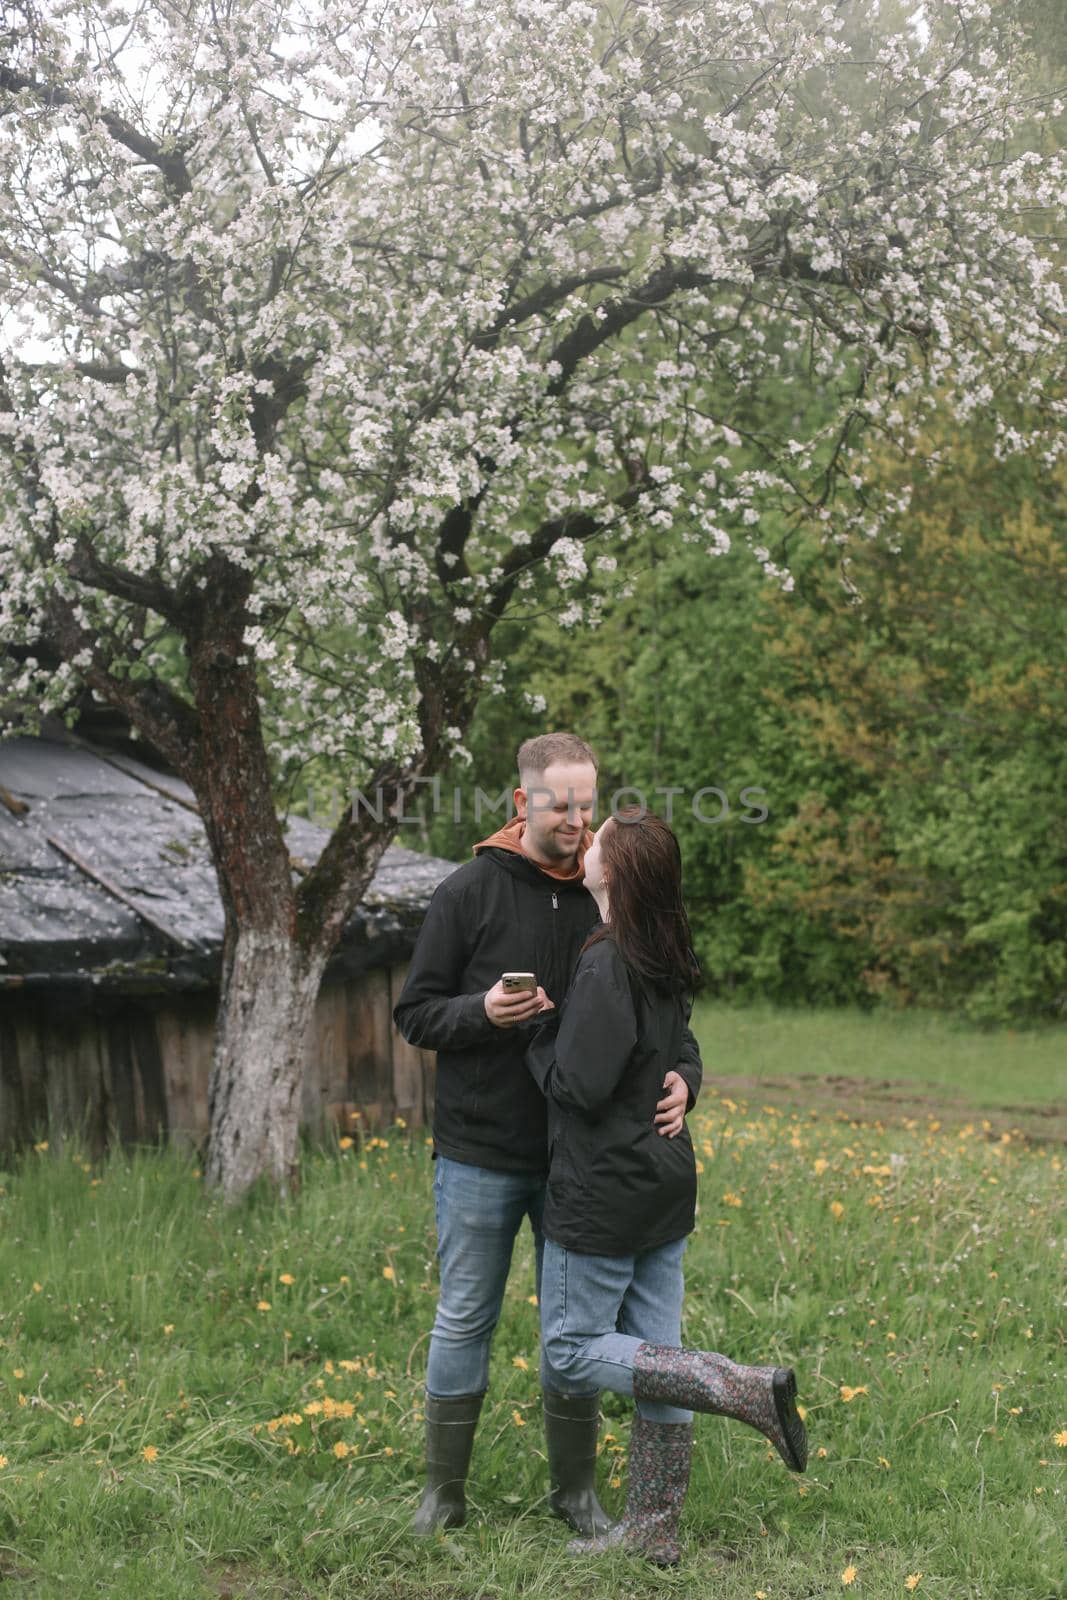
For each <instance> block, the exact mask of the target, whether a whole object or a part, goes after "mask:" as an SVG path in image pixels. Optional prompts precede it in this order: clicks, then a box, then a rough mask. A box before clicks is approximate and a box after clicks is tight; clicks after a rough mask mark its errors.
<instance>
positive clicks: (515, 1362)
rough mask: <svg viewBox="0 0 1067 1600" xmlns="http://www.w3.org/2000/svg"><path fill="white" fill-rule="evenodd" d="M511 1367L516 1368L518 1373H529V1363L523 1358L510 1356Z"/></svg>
mask: <svg viewBox="0 0 1067 1600" xmlns="http://www.w3.org/2000/svg"><path fill="white" fill-rule="evenodd" d="M511 1365H512V1366H513V1367H518V1369H519V1371H520V1372H529V1370H530V1363H529V1362H528V1361H527V1359H526V1357H525V1356H512V1358H511Z"/></svg>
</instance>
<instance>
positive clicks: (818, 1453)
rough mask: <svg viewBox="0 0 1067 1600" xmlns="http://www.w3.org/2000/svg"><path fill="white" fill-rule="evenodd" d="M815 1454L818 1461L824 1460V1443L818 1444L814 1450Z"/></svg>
mask: <svg viewBox="0 0 1067 1600" xmlns="http://www.w3.org/2000/svg"><path fill="white" fill-rule="evenodd" d="M815 1456H816V1459H817V1460H818V1461H825V1460H826V1446H825V1445H824V1444H821V1445H820V1446H819V1448H818V1449H817V1450H816V1452H815Z"/></svg>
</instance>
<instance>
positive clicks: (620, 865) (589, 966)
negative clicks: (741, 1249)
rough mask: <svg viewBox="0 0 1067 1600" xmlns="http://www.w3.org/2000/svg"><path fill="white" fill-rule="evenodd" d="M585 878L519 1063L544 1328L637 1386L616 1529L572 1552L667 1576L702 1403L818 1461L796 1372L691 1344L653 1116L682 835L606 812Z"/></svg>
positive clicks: (591, 1372) (671, 1024)
mask: <svg viewBox="0 0 1067 1600" xmlns="http://www.w3.org/2000/svg"><path fill="white" fill-rule="evenodd" d="M583 881H584V884H585V887H586V888H587V889H588V890H589V892H590V894H591V895H592V896H593V898H594V899H595V900H596V902H597V905H598V906H599V907H600V915H601V917H602V919H603V926H601V927H599V928H597V929H596V931H595V932H594V933H592V934H591V935H590V937H589V938H588V939H587V940H586V943H585V945H584V946H583V948H582V951H581V954H580V956H579V959H578V965H577V968H576V969H575V973H574V977H573V979H572V981H571V986H570V988H569V990H568V991H567V997H566V999H565V1001H564V1003H563V1005H562V1007H561V1008H560V1010H559V1012H558V1013H557V1014H554V1015H553V1016H551V1017H549V1018H547V1019H546V1021H545V1023H544V1024H543V1025H542V1026H541V1027H540V1028H539V1030H538V1032H537V1034H536V1035H535V1037H534V1039H533V1041H532V1043H531V1045H530V1047H529V1049H528V1051H527V1056H526V1062H527V1066H528V1067H529V1069H530V1071H531V1072H532V1073H533V1076H534V1077H535V1078H536V1080H537V1082H538V1083H539V1084H540V1086H541V1089H542V1091H543V1092H544V1094H545V1095H546V1096H547V1098H548V1109H549V1177H548V1193H547V1198H546V1202H545V1213H544V1233H545V1241H546V1242H545V1256H544V1267H543V1276H542V1285H541V1327H542V1336H543V1340H544V1346H545V1354H546V1356H547V1358H548V1360H549V1361H550V1362H551V1364H552V1366H553V1367H554V1368H555V1369H556V1370H557V1371H558V1372H560V1373H562V1374H564V1375H565V1376H567V1377H568V1378H570V1379H572V1380H575V1381H578V1382H582V1383H588V1384H589V1385H590V1386H592V1385H594V1384H595V1385H598V1386H599V1387H601V1388H604V1389H613V1390H614V1391H615V1393H616V1394H632V1395H633V1396H634V1398H635V1400H636V1402H637V1413H638V1414H637V1416H636V1417H635V1418H634V1424H633V1430H632V1433H631V1437H630V1472H629V1482H628V1486H627V1499H626V1510H625V1513H624V1515H623V1517H622V1519H621V1521H620V1522H618V1523H617V1524H616V1525H615V1527H614V1528H612V1529H611V1530H610V1531H609V1532H608V1533H606V1534H603V1535H601V1536H600V1537H599V1538H594V1539H576V1540H574V1541H572V1543H571V1545H570V1546H569V1549H570V1550H571V1551H572V1552H574V1553H593V1552H596V1551H599V1550H604V1549H608V1548H610V1547H612V1546H614V1545H620V1544H621V1545H624V1546H626V1547H628V1548H630V1549H635V1550H639V1551H641V1552H642V1553H643V1554H645V1555H647V1556H648V1557H649V1558H650V1559H651V1560H652V1561H654V1562H655V1563H656V1564H657V1565H659V1566H672V1565H673V1564H674V1563H675V1562H677V1560H678V1557H679V1548H678V1537H677V1530H678V1518H679V1516H680V1514H681V1509H682V1503H683V1501H684V1499H685V1494H686V1490H687V1488H688V1485H689V1466H690V1458H691V1454H692V1435H693V1411H694V1410H696V1411H708V1412H715V1413H718V1414H720V1415H723V1416H729V1417H735V1418H737V1419H738V1420H739V1421H742V1422H748V1423H750V1424H751V1425H752V1426H753V1427H756V1428H758V1429H759V1430H760V1432H761V1433H763V1434H764V1435H765V1436H766V1438H768V1439H769V1440H770V1442H771V1443H772V1444H773V1445H774V1446H775V1448H776V1449H777V1450H778V1453H779V1454H780V1455H781V1456H782V1458H783V1460H784V1461H785V1463H786V1465H787V1466H788V1467H790V1468H791V1469H792V1470H793V1471H794V1472H803V1470H804V1468H805V1466H806V1464H807V1437H806V1434H805V1430H804V1424H803V1422H802V1420H801V1418H800V1414H799V1412H798V1411H797V1406H796V1382H795V1379H794V1375H793V1372H792V1370H791V1369H784V1368H775V1367H745V1366H737V1365H735V1363H734V1362H732V1361H730V1360H728V1359H727V1358H726V1357H725V1356H722V1355H718V1354H716V1353H714V1352H712V1351H706V1350H686V1349H682V1348H681V1314H682V1287H683V1285H682V1255H683V1252H684V1250H685V1244H686V1236H687V1235H688V1234H689V1233H691V1232H692V1230H693V1226H694V1214H695V1206H696V1163H695V1160H694V1156H693V1145H692V1141H691V1139H690V1137H689V1130H688V1129H687V1128H686V1127H685V1126H684V1124H683V1127H682V1129H681V1131H680V1132H679V1133H678V1134H677V1135H676V1136H675V1137H673V1138H661V1137H660V1136H659V1134H658V1133H657V1132H656V1130H655V1128H654V1127H653V1122H652V1113H653V1111H654V1109H655V1103H656V1101H657V1099H658V1098H659V1096H660V1094H661V1093H662V1088H661V1086H662V1083H663V1077H664V1073H665V1072H666V1071H667V1070H668V1068H669V1067H670V1066H671V1065H672V1064H673V1063H674V1061H675V1060H677V1054H678V1042H679V1039H680V1037H681V1031H682V1027H683V1025H684V1023H685V1022H687V1021H688V1019H689V1012H690V1010H691V1007H692V994H691V991H692V986H693V983H694V981H695V978H696V976H697V968H696V963H695V960H694V958H693V954H692V950H691V938H690V933H689V922H688V919H687V917H686V914H685V908H684V906H683V904H682V884H681V856H680V853H679V849H678V841H677V839H676V838H675V837H674V834H673V833H672V832H671V830H670V828H669V827H668V826H667V824H666V823H665V822H663V821H661V819H660V818H659V817H656V816H653V815H651V814H650V813H647V812H637V811H636V810H630V811H624V812H622V813H620V815H619V816H618V818H614V817H609V818H608V819H607V820H606V821H605V822H604V823H603V824H602V826H601V828H600V830H599V832H598V833H597V835H596V838H595V840H594V842H593V845H592V847H591V848H590V850H589V851H588V852H587V854H586V857H585V876H584V879H583Z"/></svg>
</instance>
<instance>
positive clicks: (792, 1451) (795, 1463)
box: [771, 1367, 808, 1472]
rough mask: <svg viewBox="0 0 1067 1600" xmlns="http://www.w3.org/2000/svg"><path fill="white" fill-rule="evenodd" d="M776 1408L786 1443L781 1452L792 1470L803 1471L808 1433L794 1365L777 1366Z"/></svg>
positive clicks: (805, 1461) (774, 1385)
mask: <svg viewBox="0 0 1067 1600" xmlns="http://www.w3.org/2000/svg"><path fill="white" fill-rule="evenodd" d="M771 1387H772V1390H773V1393H774V1409H775V1411H776V1413H777V1415H778V1426H779V1427H780V1428H781V1430H782V1439H783V1441H784V1444H785V1449H784V1450H783V1449H782V1447H781V1445H779V1446H778V1450H779V1454H780V1455H781V1456H782V1459H783V1460H784V1461H785V1464H786V1466H787V1467H789V1468H790V1470H791V1471H792V1472H803V1471H804V1468H805V1467H806V1466H807V1464H808V1433H807V1429H806V1428H805V1426H804V1423H803V1420H802V1418H801V1415H800V1412H799V1411H798V1410H797V1380H796V1374H795V1373H794V1371H793V1369H792V1367H777V1368H776V1369H775V1373H774V1378H773V1380H772V1384H771Z"/></svg>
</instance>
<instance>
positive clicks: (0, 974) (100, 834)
mask: <svg viewBox="0 0 1067 1600" xmlns="http://www.w3.org/2000/svg"><path fill="white" fill-rule="evenodd" d="M285 837H286V841H287V843H288V846H289V853H290V858H291V859H292V860H293V861H294V862H295V863H297V865H296V866H295V867H294V876H299V868H300V866H301V865H303V866H304V867H305V868H306V867H307V866H310V865H311V864H313V863H314V861H315V860H316V859H317V857H318V855H319V853H320V851H321V849H322V847H323V845H324V844H325V842H326V840H327V839H328V837H329V832H328V830H327V829H326V828H323V827H320V826H318V825H317V824H315V823H312V822H308V821H306V820H305V819H303V818H300V817H293V818H290V820H289V822H288V824H287V826H286V829H285ZM455 870H456V867H455V863H454V862H451V861H442V860H440V859H438V858H437V857H435V856H425V855H418V854H416V852H414V851H412V850H405V849H402V848H400V847H399V846H396V845H393V846H390V848H389V849H388V850H387V851H386V852H385V855H384V856H383V857H382V860H381V862H380V864H379V867H378V871H377V872H376V873H375V875H374V878H373V879H372V881H371V885H370V888H369V889H368V891H367V894H366V896H365V897H364V900H363V902H362V904H361V905H360V907H359V909H358V910H357V912H356V914H355V915H354V916H353V917H352V918H351V919H350V920H349V922H348V924H347V925H346V927H345V931H344V934H343V936H342V939H341V942H340V944H339V946H338V949H337V951H336V952H335V953H334V956H333V958H332V959H331V962H330V966H329V967H328V969H327V974H326V978H327V981H330V980H331V979H333V980H337V979H341V978H347V977H351V976H355V975H356V974H357V973H358V972H360V971H363V970H364V969H365V968H367V967H375V966H381V965H383V964H386V963H391V962H394V961H399V960H404V959H406V957H407V956H408V955H409V954H410V953H411V948H412V945H413V944H414V939H415V934H416V933H417V932H418V929H419V926H420V925H421V922H422V919H423V915H424V913H425V910H426V906H427V904H428V902H429V899H430V896H431V894H432V893H433V891H434V889H435V888H436V886H437V884H438V883H439V882H440V881H441V879H442V878H446V877H447V876H448V874H449V873H450V872H454V871H455ZM222 933H223V913H222V902H221V900H220V898H219V890H218V884H217V881H216V878H215V869H214V867H213V865H212V862H211V853H210V851H209V849H208V844H207V837H206V834H205V832H204V827H203V824H202V823H201V820H200V815H199V811H198V809H197V805H196V800H195V798H194V796H193V792H192V790H191V789H190V788H189V787H188V785H186V784H185V783H183V782H182V781H181V779H179V778H177V777H175V776H174V775H173V774H171V773H169V772H165V771H164V772H161V771H157V770H156V769H155V768H154V767H150V766H148V765H146V764H145V763H144V762H143V761H141V760H139V759H137V758H136V757H134V756H132V755H130V754H128V753H127V752H126V751H125V750H123V751H116V750H113V749H106V748H101V747H98V746H96V745H93V744H91V743H89V742H88V741H86V740H85V739H82V738H78V737H77V736H75V735H74V734H70V733H67V731H66V730H65V729H64V728H63V727H62V725H60V726H59V728H56V727H54V726H52V727H51V728H50V729H49V731H48V733H47V736H45V737H41V738H36V739H30V738H25V737H17V738H10V739H6V740H2V741H0V993H4V992H7V993H12V992H18V991H19V990H22V991H23V992H25V991H28V990H38V991H40V990H49V989H52V988H62V989H63V990H64V991H69V990H70V989H71V988H72V987H73V988H75V989H78V990H82V991H84V992H87V993H93V992H112V993H114V992H125V993H133V992H136V993H142V994H143V993H146V992H152V991H161V990H172V989H175V988H198V989H199V988H208V987H211V986H213V985H215V984H217V982H218V973H219V964H220V958H221V946H222Z"/></svg>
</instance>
